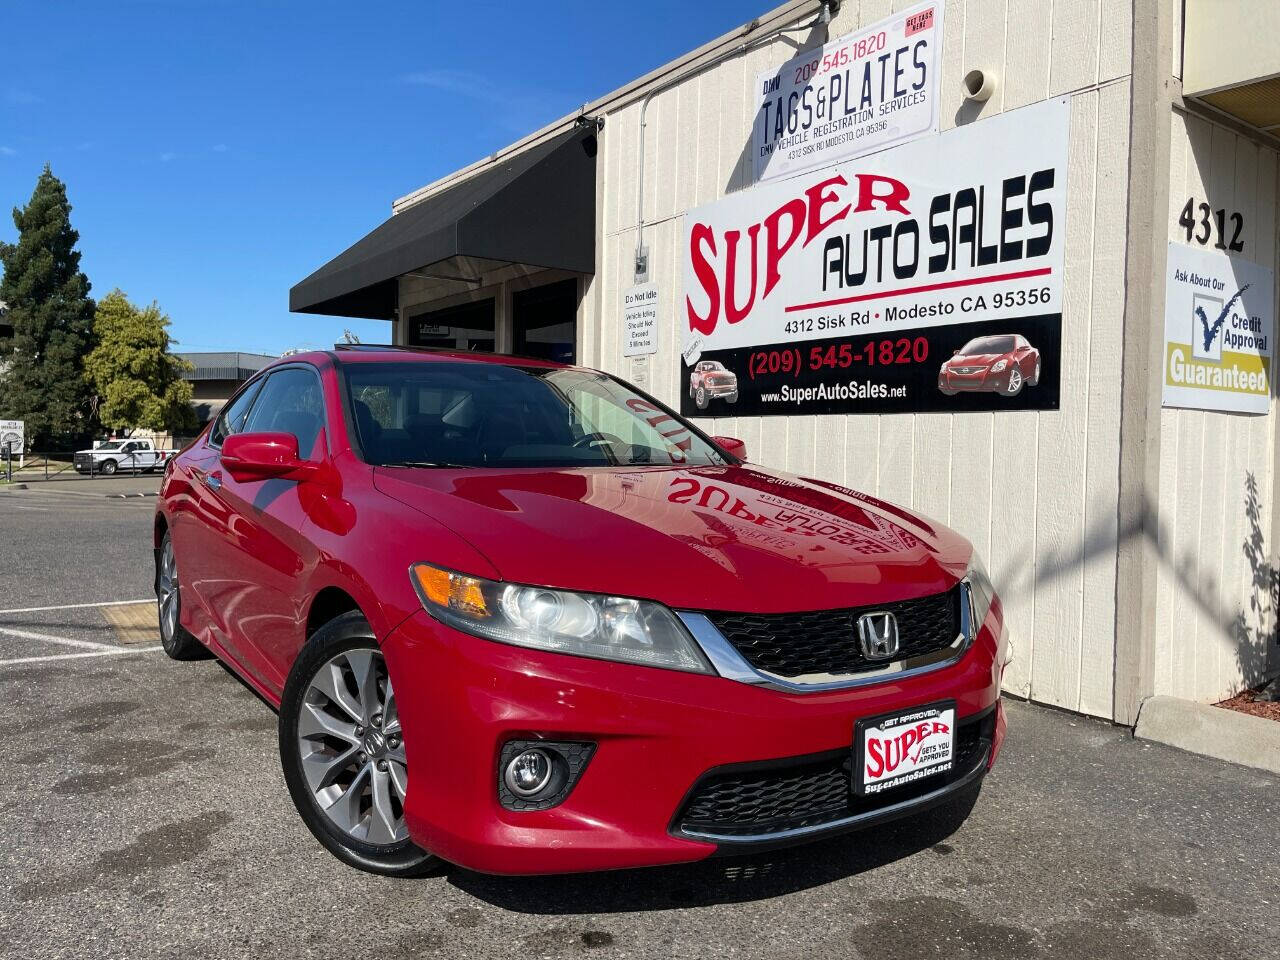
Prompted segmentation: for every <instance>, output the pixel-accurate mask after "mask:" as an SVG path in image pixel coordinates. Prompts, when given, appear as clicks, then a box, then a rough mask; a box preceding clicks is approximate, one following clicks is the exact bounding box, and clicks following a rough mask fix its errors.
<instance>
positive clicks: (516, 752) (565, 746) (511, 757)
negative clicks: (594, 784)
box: [494, 740, 596, 812]
mask: <svg viewBox="0 0 1280 960" xmlns="http://www.w3.org/2000/svg"><path fill="white" fill-rule="evenodd" d="M595 751H596V745H595V744H594V743H591V742H590V741H587V742H583V741H581V740H508V741H507V742H506V743H504V744H503V745H502V752H501V753H500V754H499V755H498V763H497V765H496V766H495V768H494V774H495V777H494V779H495V780H497V788H498V802H499V803H500V804H502V806H503V807H505V808H506V809H508V810H516V811H521V812H527V811H530V810H550V809H551V808H552V807H556V806H559V805H560V804H561V803H563V802H564V801H565V798H566V797H568V796H569V793H570V792H571V791H572V790H573V788H574V785H575V784H577V782H578V779H579V778H580V777H581V776H582V771H584V770H585V769H586V768H587V764H588V763H589V762H590V760H591V755H592V754H594V753H595Z"/></svg>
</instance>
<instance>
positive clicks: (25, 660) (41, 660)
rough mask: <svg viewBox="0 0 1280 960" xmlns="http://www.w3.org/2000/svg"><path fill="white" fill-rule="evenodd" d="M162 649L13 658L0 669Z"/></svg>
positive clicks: (99, 651) (144, 648)
mask: <svg viewBox="0 0 1280 960" xmlns="http://www.w3.org/2000/svg"><path fill="white" fill-rule="evenodd" d="M160 649H162V648H161V646H160V644H158V643H157V644H155V645H154V646H150V647H112V648H111V649H109V650H94V651H93V652H91V653H57V654H53V655H51V656H47V657H14V658H13V659H12V660H0V667H8V666H11V665H13V664H16V663H48V662H49V661H50V660H83V659H84V658H85V657H119V656H122V655H124V654H126V653H153V652H155V651H156V650H160Z"/></svg>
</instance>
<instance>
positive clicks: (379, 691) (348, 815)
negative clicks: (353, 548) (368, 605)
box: [280, 610, 437, 877]
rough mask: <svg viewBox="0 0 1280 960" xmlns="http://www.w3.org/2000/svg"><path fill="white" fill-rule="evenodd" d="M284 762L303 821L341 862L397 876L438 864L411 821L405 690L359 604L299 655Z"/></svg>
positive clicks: (284, 715)
mask: <svg viewBox="0 0 1280 960" xmlns="http://www.w3.org/2000/svg"><path fill="white" fill-rule="evenodd" d="M280 762H281V765H282V766H283V768H284V778H285V782H286V783H287V784H288V787H289V795H290V797H291V798H292V799H293V804H294V806H295V807H297V810H298V814H299V815H300V816H301V817H302V821H303V823H305V824H306V825H307V829H308V830H310V831H311V833H312V835H313V836H315V838H316V839H317V840H319V841H320V843H321V844H322V845H323V846H324V848H325V849H326V850H328V851H329V852H330V853H332V854H333V855H334V856H335V857H337V858H338V859H339V860H341V861H343V862H344V863H346V864H348V865H350V866H353V867H355V868H356V869H358V870H364V871H367V872H369V873H378V874H383V875H385V876H393V877H408V876H416V875H418V874H421V873H424V872H426V871H428V870H430V869H432V868H433V867H435V865H436V863H437V860H436V858H435V857H433V856H432V855H431V854H429V853H427V851H425V850H423V849H422V848H420V847H418V846H415V845H414V843H413V841H412V840H411V839H409V832H408V828H407V827H406V826H405V822H404V798H405V795H406V793H407V791H408V786H409V779H408V768H407V763H406V759H405V748H404V742H403V738H402V733H401V729H400V717H399V713H398V711H397V710H396V703H395V692H394V691H393V690H392V687H391V678H390V676H389V675H388V673H387V667H386V661H385V660H384V659H383V656H382V651H381V650H379V649H378V643H377V641H376V640H375V639H374V636H373V631H372V630H371V629H370V628H369V624H368V622H367V621H366V620H365V618H364V616H363V615H362V614H361V613H360V612H359V611H358V610H353V611H351V612H350V613H345V614H343V615H342V616H340V617H338V618H336V619H334V620H331V621H329V623H327V624H325V625H324V626H323V627H321V628H320V629H319V630H317V631H316V632H315V634H314V635H313V636H312V637H311V639H310V640H308V641H307V644H306V646H304V647H303V648H302V652H301V653H300V654H298V659H297V660H296V661H294V664H293V669H292V670H290V671H289V679H288V681H287V682H286V683H285V688H284V698H283V700H282V701H281V704H280Z"/></svg>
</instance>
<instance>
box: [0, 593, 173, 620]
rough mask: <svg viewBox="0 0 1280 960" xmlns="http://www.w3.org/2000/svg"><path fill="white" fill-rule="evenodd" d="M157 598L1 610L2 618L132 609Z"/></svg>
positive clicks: (153, 601) (152, 601)
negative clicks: (91, 608) (15, 614)
mask: <svg viewBox="0 0 1280 960" xmlns="http://www.w3.org/2000/svg"><path fill="white" fill-rule="evenodd" d="M155 602H156V600H155V597H148V598H147V599H146V600H104V601H102V602H101V603H64V604H61V605H59V606H56V607H16V608H15V609H13V610H0V616H3V615H4V614H6V613H43V612H45V611H46V610H83V609H85V608H87V607H132V606H134V605H136V604H139V603H155Z"/></svg>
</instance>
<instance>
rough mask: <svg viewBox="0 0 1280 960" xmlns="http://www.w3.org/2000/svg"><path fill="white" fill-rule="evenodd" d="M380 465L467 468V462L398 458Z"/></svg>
mask: <svg viewBox="0 0 1280 960" xmlns="http://www.w3.org/2000/svg"><path fill="white" fill-rule="evenodd" d="M378 466H380V467H443V468H445V469H455V470H466V469H467V465H466V464H465V463H447V462H445V461H436V460H396V461H394V462H392V463H380V464H378Z"/></svg>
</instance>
